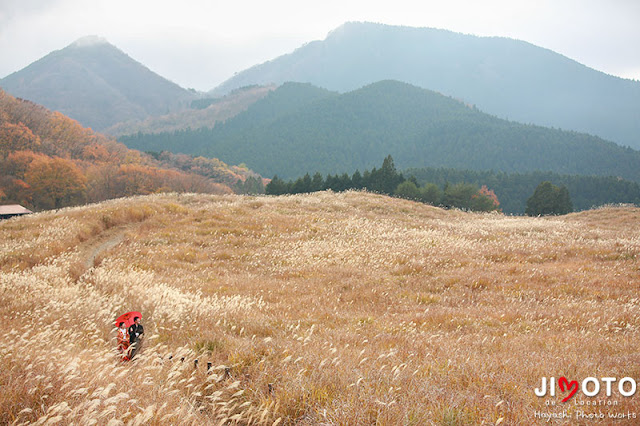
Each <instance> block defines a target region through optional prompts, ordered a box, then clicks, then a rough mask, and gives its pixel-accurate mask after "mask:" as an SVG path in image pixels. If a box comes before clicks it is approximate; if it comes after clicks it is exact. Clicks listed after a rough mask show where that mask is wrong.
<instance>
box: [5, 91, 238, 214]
mask: <svg viewBox="0 0 640 426" xmlns="http://www.w3.org/2000/svg"><path fill="white" fill-rule="evenodd" d="M169 160H171V158H169ZM184 161H186V162H187V163H189V167H180V166H184V164H178V162H177V161H174V162H172V161H168V160H167V158H163V159H162V160H159V159H155V158H152V157H151V156H149V155H147V154H143V153H141V152H139V151H136V150H131V149H128V148H127V147H126V146H124V145H123V144H120V143H118V142H116V141H115V140H113V139H110V138H108V137H107V136H104V135H101V134H99V133H95V132H93V131H92V130H91V129H88V128H85V127H82V126H81V125H80V124H79V123H78V122H76V121H75V120H72V119H71V118H69V117H66V116H65V115H64V114H61V113H59V112H52V111H49V110H47V109H46V108H44V107H42V106H40V105H37V104H34V103H32V102H29V101H25V100H22V99H16V98H14V97H13V96H11V95H9V94H7V93H5V92H4V91H2V90H0V203H18V204H22V205H24V206H26V207H29V208H31V209H35V210H43V209H52V208H60V207H65V206H70V205H77V204H81V203H84V202H96V201H103V200H106V199H110V198H116V197H122V196H129V195H138V194H151V193H154V192H169V191H172V192H173V191H176V192H205V193H230V192H232V191H231V189H230V184H232V183H235V180H234V178H236V179H237V177H238V174H237V169H236V168H234V169H233V170H232V168H230V167H229V166H227V165H226V164H224V163H222V162H220V161H219V160H216V161H215V162H212V163H211V164H215V170H216V173H212V170H213V168H212V167H209V169H207V170H205V169H204V168H202V167H200V168H198V167H193V166H194V161H193V160H189V161H187V160H184ZM184 161H183V162H184ZM211 161H213V160H211ZM199 172H200V173H199ZM248 172H249V171H247V173H248ZM239 177H240V178H243V177H244V176H239Z"/></svg>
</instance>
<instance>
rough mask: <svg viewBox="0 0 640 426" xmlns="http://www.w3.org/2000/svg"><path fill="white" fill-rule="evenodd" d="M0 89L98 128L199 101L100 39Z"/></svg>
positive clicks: (51, 57)
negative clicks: (195, 100) (194, 100)
mask: <svg viewBox="0 0 640 426" xmlns="http://www.w3.org/2000/svg"><path fill="white" fill-rule="evenodd" d="M0 87H2V88H3V89H4V90H5V91H7V92H9V93H11V94H12V95H14V96H17V97H20V98H24V99H28V100H30V101H32V102H35V103H38V104H41V105H44V106H45V107H47V108H49V109H51V110H56V111H60V112H61V113H63V114H65V115H67V116H69V117H71V118H73V119H75V120H78V121H79V122H80V123H82V124H83V125H84V126H87V127H91V128H93V129H95V130H103V129H105V128H107V127H109V126H112V125H114V124H115V123H119V122H121V121H127V120H131V119H144V118H145V117H147V116H149V115H161V114H167V113H169V112H171V111H176V110H179V109H183V108H184V107H186V106H187V105H188V103H189V102H190V101H191V99H194V98H195V97H196V96H195V94H194V93H191V92H189V91H187V90H185V89H183V88H181V87H180V86H178V85H177V84H175V83H173V82H171V81H169V80H166V79H165V78H163V77H161V76H159V75H157V74H155V73H154V72H152V71H151V70H149V69H148V68H146V67H145V66H144V65H142V64H141V63H139V62H137V61H135V60H134V59H132V58H130V57H129V56H128V55H126V54H125V53H124V52H122V51H121V50H119V49H118V48H116V47H115V46H113V45H111V44H109V43H108V42H107V41H106V40H104V39H100V38H97V37H86V38H83V39H80V40H78V41H76V42H75V43H73V44H71V45H69V46H67V47H65V48H64V49H61V50H56V51H54V52H51V53H50V54H48V55H47V56H45V57H43V58H42V59H40V60H38V61H36V62H34V63H32V64H31V65H29V66H28V67H26V68H24V69H22V70H20V71H17V72H15V73H13V74H11V75H9V76H7V77H5V78H3V79H2V80H0Z"/></svg>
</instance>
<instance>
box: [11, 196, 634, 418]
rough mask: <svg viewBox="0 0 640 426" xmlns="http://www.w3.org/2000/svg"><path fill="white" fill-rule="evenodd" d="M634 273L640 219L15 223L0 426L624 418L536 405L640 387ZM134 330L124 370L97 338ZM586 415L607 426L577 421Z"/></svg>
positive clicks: (236, 205) (144, 205)
mask: <svg viewBox="0 0 640 426" xmlns="http://www.w3.org/2000/svg"><path fill="white" fill-rule="evenodd" d="M97 251H99V253H97ZM639 253H640V209H634V208H623V207H619V208H605V209H599V210H594V211H589V212H583V213H579V214H573V215H569V216H565V217H554V218H522V217H506V216H502V215H498V214H470V213H463V212H459V211H445V210H442V209H438V208H434V207H430V206H426V205H423V204H418V203H413V202H409V201H405V200H399V199H391V198H387V197H384V196H380V195H373V194H368V193H360V192H346V193H339V194H334V193H331V192H323V193H316V194H313V195H300V196H288V197H277V198H276V197H242V196H234V195H223V196H209V195H170V194H169V195H167V194H165V195H152V196H147V197H137V198H127V199H119V200H114V201H108V202H104V203H100V204H95V205H90V206H86V207H80V208H73V209H65V210H60V211H55V212H46V213H39V214H36V215H32V216H29V217H23V218H19V219H12V220H9V221H5V222H2V223H0V300H1V302H2V303H0V318H1V324H2V325H1V326H0V359H2V362H3V368H2V369H0V423H2V424H6V423H12V422H16V423H22V422H27V421H38V420H39V421H40V422H42V423H45V422H47V421H50V422H51V423H55V422H56V421H58V422H59V421H62V420H63V419H64V421H65V422H68V423H71V422H75V423H78V424H85V423H87V424H88V423H90V420H91V419H94V420H95V421H96V422H97V423H99V424H123V423H128V422H131V423H132V424H148V423H151V424H224V423H226V424H274V423H276V422H277V423H279V424H294V423H295V424H383V425H396V424H415V425H418V424H419V425H422V424H481V423H484V424H497V423H501V424H509V425H513V424H523V425H525V424H531V423H534V422H544V419H540V418H539V417H538V418H536V417H535V416H536V414H535V413H536V412H545V413H548V412H554V413H561V412H563V411H566V412H567V413H568V415H570V416H574V417H572V418H575V415H576V413H577V411H578V410H580V411H583V412H585V413H597V412H599V411H600V412H603V413H618V412H620V413H621V412H627V411H628V412H631V413H635V412H638V411H639V410H640V403H639V402H638V401H639V398H640V397H639V396H638V395H635V396H633V397H622V396H621V395H620V393H619V392H618V388H617V386H615V385H614V386H613V393H612V395H611V396H610V397H607V396H605V393H604V391H602V392H601V393H600V395H599V398H596V397H592V398H589V397H587V396H585V395H584V394H582V393H581V392H579V393H578V394H577V395H575V396H574V397H573V399H571V400H570V401H569V402H567V403H562V402H561V400H562V398H563V397H565V396H566V394H563V393H562V392H560V391H559V390H558V394H557V395H556V396H554V397H551V396H546V397H537V396H536V395H535V393H534V389H535V388H537V387H540V383H541V378H542V377H561V376H566V377H567V378H568V379H569V380H578V381H580V382H581V381H582V380H583V379H584V378H587V377H618V378H619V379H621V378H623V377H632V378H638V377H640V367H638V366H639V365H640V355H639V354H638V351H637V344H636V342H637V341H638V338H640V335H639V334H640V332H639V330H638V327H639V325H640V318H639V314H638V312H639V310H638V308H639V305H640V300H639V299H638V297H637V289H638V286H639V285H640V278H639V277H638V255H639ZM88 260H90V261H89V262H88ZM130 310H139V311H141V312H142V314H143V324H144V325H145V331H146V336H147V337H146V341H145V344H144V346H143V349H142V352H141V353H140V354H139V356H138V357H137V358H136V359H135V360H134V361H132V362H130V363H120V362H119V361H118V357H117V354H116V351H115V332H114V329H113V323H112V322H113V320H114V319H115V318H116V317H117V316H118V315H119V314H121V313H123V312H126V311H130ZM195 359H198V361H199V362H198V363H197V365H194V361H195ZM207 363H211V364H210V369H209V371H208V372H207ZM603 386H604V385H603ZM597 400H607V401H615V402H616V403H617V404H618V405H616V406H613V407H612V406H604V407H602V406H586V405H577V404H576V403H578V402H579V401H582V402H584V401H597ZM574 401H575V403H574ZM549 402H553V403H554V404H555V406H552V407H548V406H546V403H549ZM225 419H226V420H225ZM279 419H280V420H279ZM629 422H630V420H629ZM616 424H625V421H624V420H623V421H621V422H619V423H616Z"/></svg>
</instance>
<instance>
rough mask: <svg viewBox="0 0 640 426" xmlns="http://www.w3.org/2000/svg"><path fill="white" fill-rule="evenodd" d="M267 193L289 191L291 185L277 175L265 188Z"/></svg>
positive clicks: (277, 193) (284, 192)
mask: <svg viewBox="0 0 640 426" xmlns="http://www.w3.org/2000/svg"><path fill="white" fill-rule="evenodd" d="M264 190H265V194H267V195H282V194H288V193H289V187H288V185H287V183H286V182H285V181H283V180H282V179H280V178H279V177H278V175H275V176H274V177H273V179H271V182H269V183H268V184H267V186H266V187H265V188H264Z"/></svg>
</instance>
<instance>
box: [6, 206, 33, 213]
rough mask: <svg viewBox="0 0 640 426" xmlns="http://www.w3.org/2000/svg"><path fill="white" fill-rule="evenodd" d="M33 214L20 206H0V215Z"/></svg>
mask: <svg viewBox="0 0 640 426" xmlns="http://www.w3.org/2000/svg"><path fill="white" fill-rule="evenodd" d="M28 213H33V212H32V211H31V210H29V209H25V208H24V207H22V206H21V205H20V204H9V205H6V206H0V215H5V214H28Z"/></svg>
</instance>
